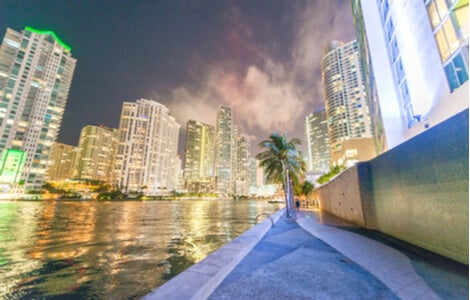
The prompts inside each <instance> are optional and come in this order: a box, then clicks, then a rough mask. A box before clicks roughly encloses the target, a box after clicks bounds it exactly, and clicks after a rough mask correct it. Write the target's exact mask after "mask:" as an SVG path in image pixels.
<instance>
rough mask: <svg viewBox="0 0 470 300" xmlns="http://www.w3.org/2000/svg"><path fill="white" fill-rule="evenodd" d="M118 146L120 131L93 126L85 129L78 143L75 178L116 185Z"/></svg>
mask: <svg viewBox="0 0 470 300" xmlns="http://www.w3.org/2000/svg"><path fill="white" fill-rule="evenodd" d="M118 145H119V130H118V129H115V128H108V127H105V126H93V125H88V126H85V127H83V129H82V131H81V133H80V141H79V143H78V158H77V160H76V165H75V177H76V178H77V179H88V180H99V181H103V182H107V183H110V184H113V183H115V174H114V170H115V168H114V165H115V162H116V155H117V150H118Z"/></svg>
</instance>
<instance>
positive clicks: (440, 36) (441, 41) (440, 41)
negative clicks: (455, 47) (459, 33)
mask: <svg viewBox="0 0 470 300" xmlns="http://www.w3.org/2000/svg"><path fill="white" fill-rule="evenodd" d="M436 41H437V47H438V48H439V54H440V55H441V60H442V61H445V60H446V59H447V58H448V57H449V55H450V53H449V47H448V46H447V41H446V37H445V34H444V29H443V28H441V29H440V30H439V31H438V32H437V33H436Z"/></svg>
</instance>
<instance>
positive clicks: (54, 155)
mask: <svg viewBox="0 0 470 300" xmlns="http://www.w3.org/2000/svg"><path fill="white" fill-rule="evenodd" d="M77 153H78V148H77V147H75V146H71V145H66V144H62V143H58V142H55V143H54V144H53V145H52V148H51V156H50V160H49V165H48V168H47V172H46V176H45V180H47V181H59V180H68V179H72V178H73V176H74V164H75V161H76V159H77Z"/></svg>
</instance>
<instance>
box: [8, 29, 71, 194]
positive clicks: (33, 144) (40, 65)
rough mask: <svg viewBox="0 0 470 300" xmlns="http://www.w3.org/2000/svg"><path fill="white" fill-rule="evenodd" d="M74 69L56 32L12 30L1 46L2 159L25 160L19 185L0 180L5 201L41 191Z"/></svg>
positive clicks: (69, 53) (18, 178)
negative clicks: (20, 155) (18, 154)
mask: <svg viewBox="0 0 470 300" xmlns="http://www.w3.org/2000/svg"><path fill="white" fill-rule="evenodd" d="M75 64H76V60H75V59H74V58H73V57H72V54H71V48H70V47H69V46H68V45H66V44H65V43H64V42H62V41H61V40H60V39H59V38H58V37H57V35H56V34H55V33H54V32H52V31H40V30H37V29H33V28H30V27H26V28H25V29H24V30H23V31H21V32H17V31H15V30H12V29H7V31H6V33H5V37H4V39H3V42H2V44H1V46H0V153H1V155H2V157H4V158H7V157H9V155H6V154H5V153H10V154H11V153H12V152H8V151H11V150H21V151H24V153H25V159H24V162H23V163H22V165H21V166H19V167H20V168H19V169H18V170H20V172H21V174H20V175H19V177H15V180H12V178H13V177H11V176H5V174H3V173H2V174H0V180H1V181H3V182H0V184H2V186H4V189H3V192H2V194H3V197H15V198H16V197H24V196H25V194H27V193H28V192H30V191H33V190H39V189H40V188H41V186H42V184H43V182H44V175H45V172H46V168H47V164H48V160H49V157H50V154H51V147H52V144H53V143H54V141H55V140H56V138H57V135H58V133H59V128H60V125H61V122H62V116H63V113H64V109H65V105H66V102H67V98H68V94H69V89H70V85H71V83H72V77H73V73H74V69H75ZM2 163H3V164H4V163H5V162H4V161H3V162H2ZM2 171H4V170H2Z"/></svg>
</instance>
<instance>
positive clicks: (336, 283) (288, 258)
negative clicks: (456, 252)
mask: <svg viewBox="0 0 470 300" xmlns="http://www.w3.org/2000/svg"><path fill="white" fill-rule="evenodd" d="M255 228H256V227H255ZM234 241H236V240H234ZM216 256H217V254H216ZM210 260H211V259H209V260H208V261H210ZM212 261H214V260H213V259H212ZM206 264H207V263H206ZM210 264H211V265H213V263H210ZM202 269H205V270H207V267H204V268H202V267H199V270H202ZM194 270H195V271H193V275H194V274H196V273H194V272H198V271H197V270H198V267H196V268H194ZM202 273H205V274H207V272H202ZM202 273H201V274H202ZM219 273H220V272H219ZM186 276H187V275H186ZM182 277H185V276H184V275H183V276H182ZM199 277H200V276H199ZM216 277H217V276H216ZM187 278H189V277H187ZM194 278H198V276H194ZM170 282H171V281H170ZM185 282H186V285H191V283H190V282H188V281H185ZM175 284H176V285H175ZM175 284H174V285H175V286H179V287H180V290H179V291H178V290H174V291H173V292H172V293H170V294H166V295H165V298H166V299H170V298H171V299H180V298H181V296H183V295H182V294H181V292H182V291H183V287H182V286H181V285H180V284H177V282H175ZM214 285H215V286H214V288H213V289H212V290H210V292H207V293H205V294H204V293H202V294H201V293H199V296H195V297H186V296H184V297H183V298H185V299H188V298H193V299H200V298H207V297H208V298H209V299H211V300H214V299H468V297H469V295H468V266H466V265H462V264H459V263H456V262H453V261H451V260H448V259H446V258H443V257H442V256H439V255H436V254H432V253H430V252H428V251H425V250H423V249H420V248H417V247H414V246H412V245H409V244H407V243H404V242H402V241H399V240H396V239H393V238H390V237H388V236H385V235H381V234H380V233H377V232H374V231H367V230H363V229H360V228H357V227H354V226H352V225H351V224H348V223H345V222H342V221H340V220H338V219H336V218H334V217H332V216H330V215H328V214H326V213H321V212H318V211H300V212H297V213H296V214H295V216H294V217H292V218H286V217H285V216H282V217H280V218H279V221H277V222H276V223H275V225H274V226H273V227H272V228H270V229H269V230H267V232H266V234H265V235H263V236H262V238H261V239H260V240H259V242H257V243H256V245H255V246H254V248H252V249H251V251H250V252H249V253H248V254H246V255H243V258H242V259H240V260H239V261H238V262H237V263H236V265H235V266H234V267H233V268H230V270H229V271H227V272H226V273H225V274H224V275H223V276H222V278H220V279H218V282H217V284H214ZM168 286H169V287H171V286H172V284H171V283H170V284H169V285H168ZM163 290H166V291H168V290H170V289H168V287H166V288H165V289H163ZM156 291H158V289H157V290H156ZM187 295H188V296H189V294H187ZM195 295H198V293H195ZM202 295H204V296H202ZM153 296H154V297H153ZM153 296H152V295H149V297H148V298H149V299H160V298H161V297H159V296H158V293H156V294H154V295H153ZM168 296H169V298H168ZM181 299H182V298H181Z"/></svg>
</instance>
